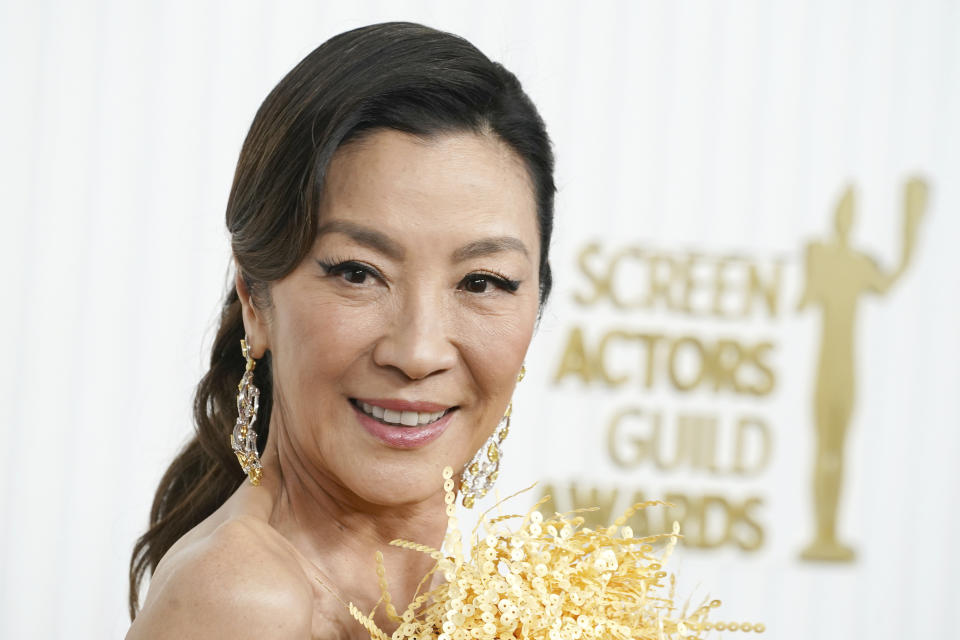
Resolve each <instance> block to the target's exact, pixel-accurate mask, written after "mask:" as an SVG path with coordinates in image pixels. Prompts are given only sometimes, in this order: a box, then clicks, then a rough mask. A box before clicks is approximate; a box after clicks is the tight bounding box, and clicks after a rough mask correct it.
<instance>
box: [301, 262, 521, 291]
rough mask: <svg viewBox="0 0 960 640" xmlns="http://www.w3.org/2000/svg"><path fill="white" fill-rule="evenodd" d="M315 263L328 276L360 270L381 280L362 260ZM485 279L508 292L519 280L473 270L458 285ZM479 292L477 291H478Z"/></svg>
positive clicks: (518, 284)
mask: <svg viewBox="0 0 960 640" xmlns="http://www.w3.org/2000/svg"><path fill="white" fill-rule="evenodd" d="M317 264H319V265H320V267H321V268H322V269H323V271H324V272H325V273H326V274H327V275H328V276H341V275H344V274H346V273H358V272H362V273H364V274H366V275H368V276H373V277H374V278H378V279H379V280H383V279H384V277H383V276H382V275H381V274H380V272H379V271H377V270H376V269H374V268H373V267H371V266H370V265H367V264H364V263H362V262H357V261H356V260H343V261H333V262H325V261H323V260H317ZM479 279H485V280H487V281H489V282H492V283H493V285H494V286H496V287H498V288H500V289H502V290H504V291H507V292H508V293H514V292H515V291H516V290H517V289H518V288H519V287H520V281H519V280H511V279H510V278H507V277H506V276H503V275H499V274H495V273H490V272H489V271H474V272H473V273H468V274H467V275H466V276H464V277H463V279H462V280H461V281H460V283H459V285H463V284H464V283H466V282H468V281H470V280H479ZM347 283H348V284H360V283H359V282H350V281H349V280H348V281H347ZM478 293H479V292H478Z"/></svg>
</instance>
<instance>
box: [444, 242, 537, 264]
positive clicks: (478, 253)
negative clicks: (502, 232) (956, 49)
mask: <svg viewBox="0 0 960 640" xmlns="http://www.w3.org/2000/svg"><path fill="white" fill-rule="evenodd" d="M501 251H518V252H520V253H522V254H523V255H524V256H526V257H528V258H529V257H530V252H529V251H527V246H526V245H525V244H523V242H521V241H520V240H518V239H517V238H514V237H513V236H501V237H499V238H484V239H482V240H475V241H474V242H471V243H470V244H467V245H464V246H462V247H460V248H459V249H457V250H456V251H454V252H453V261H454V262H463V261H465V260H470V259H471V258H480V257H483V256H488V255H490V254H493V253H500V252H501Z"/></svg>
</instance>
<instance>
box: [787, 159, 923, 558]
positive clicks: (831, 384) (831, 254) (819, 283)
mask: <svg viewBox="0 0 960 640" xmlns="http://www.w3.org/2000/svg"><path fill="white" fill-rule="evenodd" d="M854 203H855V196H854V190H853V187H852V186H849V187H847V189H846V190H845V191H844V193H843V195H842V196H841V198H840V202H839V203H838V204H837V209H836V214H835V219H834V222H835V227H836V233H835V235H834V236H833V237H832V238H829V239H827V240H825V241H815V242H811V243H810V244H808V245H807V249H806V264H805V281H806V282H805V285H804V292H803V297H802V298H801V299H800V302H799V304H798V306H797V310H798V311H799V310H802V309H804V308H806V307H807V306H809V305H811V304H815V305H818V306H819V307H820V308H821V316H820V317H821V331H820V354H819V357H818V360H817V374H816V388H815V391H814V394H813V411H814V419H815V423H816V424H815V426H816V449H815V458H814V466H813V516H814V522H815V527H816V528H815V532H814V537H813V540H812V541H811V542H810V543H809V544H808V545H807V546H806V548H805V549H804V550H803V552H802V553H801V555H800V557H801V558H803V559H804V560H825V561H833V562H851V561H852V560H853V558H854V550H853V548H852V547H850V546H849V545H846V544H844V543H842V542H840V541H838V540H837V507H838V504H839V501H840V489H841V486H842V484H843V459H844V450H843V448H844V443H845V441H846V435H847V430H848V427H849V425H850V416H851V414H852V412H853V407H854V398H855V382H854V380H855V374H856V369H855V363H856V359H855V355H854V339H855V330H856V324H857V303H858V301H859V298H860V295H861V294H863V293H876V294H879V295H883V294H885V293H886V292H887V291H888V290H889V289H890V287H891V286H892V285H893V284H894V283H895V282H896V281H897V280H898V279H899V278H900V276H901V275H903V273H904V272H905V271H906V270H907V267H908V266H909V264H910V259H911V256H912V254H913V249H914V245H915V240H916V233H917V227H918V226H919V224H920V221H921V219H922V218H923V215H924V210H925V209H926V203H927V184H926V183H925V182H924V181H923V180H921V179H919V178H911V179H910V180H908V181H907V184H906V187H905V191H904V211H903V248H902V252H901V254H900V263H899V265H898V266H897V268H896V269H895V270H893V271H891V272H885V271H884V270H883V269H882V268H881V267H880V266H878V265H877V263H876V261H875V260H874V259H873V258H872V257H870V256H869V255H866V254H864V253H861V252H859V251H857V250H855V249H853V248H852V247H851V246H850V244H849V237H850V228H851V226H852V225H853V216H854Z"/></svg>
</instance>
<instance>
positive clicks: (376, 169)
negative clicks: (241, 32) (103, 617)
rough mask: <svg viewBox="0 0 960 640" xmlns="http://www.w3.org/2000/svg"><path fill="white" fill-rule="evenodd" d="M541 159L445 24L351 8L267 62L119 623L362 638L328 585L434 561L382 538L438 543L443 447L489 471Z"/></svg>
mask: <svg viewBox="0 0 960 640" xmlns="http://www.w3.org/2000/svg"><path fill="white" fill-rule="evenodd" d="M552 174H553V157H552V153H551V149H550V141H549V138H548V136H547V133H546V130H545V128H544V124H543V121H542V119H541V118H540V116H539V115H538V113H537V111H536V109H535V107H534V106H533V104H532V103H531V102H530V100H529V98H528V97H527V96H526V94H524V92H523V90H522V88H521V87H520V84H519V82H518V81H517V79H516V78H515V77H514V76H513V75H512V74H511V73H510V72H509V71H507V70H506V69H504V68H503V67H502V66H500V65H499V64H497V63H494V62H491V61H490V60H488V59H487V58H486V57H485V56H484V55H483V54H482V53H480V52H479V51H478V50H477V49H476V48H475V47H473V46H472V45H470V44H469V43H468V42H466V41H464V40H463V39H461V38H458V37H456V36H453V35H450V34H447V33H443V32H440V31H436V30H433V29H430V28H427V27H424V26H421V25H416V24H410V23H387V24H379V25H373V26H369V27H364V28H361V29H356V30H353V31H350V32H347V33H344V34H341V35H339V36H336V37H334V38H332V39H331V40H329V41H328V42H326V43H325V44H323V45H322V46H320V47H319V48H318V49H316V50H315V51H314V52H312V53H311V54H310V55H308V56H307V57H306V58H305V59H304V60H303V61H302V62H301V63H300V64H299V65H297V67H296V68H295V69H293V70H292V71H291V72H290V73H289V74H288V75H287V76H286V77H285V78H284V79H283V80H281V82H280V84H278V85H277V87H276V88H275V89H274V90H273V91H272V92H271V93H270V95H269V96H268V97H267V99H266V101H265V102H264V104H263V105H262V106H261V108H260V110H259V111H258V113H257V115H256V118H255V119H254V122H253V124H252V126H251V128H250V132H249V134H248V136H247V139H246V141H245V143H244V146H243V149H242V151H241V154H240V159H239V162H238V165H237V171H236V175H235V178H234V183H233V188H232V190H231V194H230V199H229V202H228V205H227V227H228V229H229V230H230V234H231V242H232V248H233V255H234V259H235V264H236V274H237V275H236V281H235V287H234V288H233V290H231V291H230V292H229V294H228V296H227V299H226V304H225V306H224V309H223V313H222V316H221V324H220V329H219V331H218V334H217V337H216V340H215V343H214V348H213V354H212V357H211V363H210V370H209V371H208V373H207V374H206V375H205V376H204V378H203V380H202V381H201V383H200V385H199V388H198V390H197V395H196V401H195V417H196V422H197V433H196V436H195V438H194V439H193V441H192V442H190V443H189V445H188V446H187V447H186V448H185V449H184V451H183V452H182V453H181V454H180V455H179V456H178V457H177V458H176V460H174V462H173V464H172V465H171V466H170V468H169V469H168V471H167V473H166V474H165V475H164V477H163V479H162V481H161V483H160V487H159V489H158V491H157V494H156V498H155V500H154V505H153V509H152V512H151V524H150V528H149V530H148V531H147V533H146V534H145V535H144V536H143V537H142V538H141V539H140V540H139V541H138V543H137V546H136V548H135V550H134V554H133V559H132V562H131V572H130V581H131V593H130V608H131V616H135V617H134V622H133V625H132V627H131V629H130V632H129V635H128V637H129V638H167V637H169V638H192V637H197V638H208V637H231V638H245V637H250V638H267V637H269V638H307V637H313V638H331V639H332V638H366V637H368V634H367V632H366V631H365V630H363V629H362V628H361V627H360V626H359V625H358V624H357V622H356V621H355V620H353V618H352V617H351V616H350V614H349V613H348V612H347V610H346V608H345V607H344V605H343V603H342V600H345V601H350V602H353V603H355V604H356V605H357V607H358V608H359V609H361V610H363V611H369V610H371V609H373V607H374V605H375V604H376V603H377V602H378V600H379V599H380V588H379V586H378V584H377V580H376V579H371V577H372V576H376V565H375V561H374V554H375V552H376V551H377V550H380V551H382V553H383V554H384V561H383V562H384V565H385V568H386V575H387V576H389V580H390V591H391V593H392V594H393V595H394V600H395V601H396V602H397V603H406V602H407V601H409V600H410V599H411V598H412V597H413V595H414V592H415V590H416V587H417V583H418V582H419V581H420V579H421V578H422V577H423V575H424V574H425V573H426V572H427V571H428V570H429V568H430V567H431V566H432V564H433V560H431V558H429V557H428V556H425V555H422V554H417V553H411V552H409V551H407V550H404V549H397V548H395V547H389V546H388V544H387V543H388V542H389V541H390V540H393V539H395V538H405V539H408V540H416V541H418V542H422V543H424V544H427V545H431V546H434V547H439V545H440V544H441V542H442V539H443V534H444V530H445V528H446V524H447V520H446V514H445V508H444V489H443V479H442V478H441V470H442V469H443V468H444V467H445V466H448V465H449V466H451V467H453V468H454V469H457V470H464V469H465V468H466V467H469V468H472V469H473V471H475V472H476V474H475V475H476V476H477V477H470V478H467V479H468V480H470V482H468V483H467V484H468V486H467V490H466V491H465V492H464V495H463V496H462V498H463V499H464V501H465V502H466V503H470V502H472V499H473V498H474V493H473V488H475V487H482V486H483V485H485V484H487V483H489V482H490V481H491V480H492V477H491V476H493V475H495V465H487V466H483V467H481V468H479V470H478V469H477V468H476V467H473V465H472V464H470V465H468V463H469V462H471V459H472V458H473V457H474V456H475V454H477V453H478V452H480V454H481V456H484V455H486V453H487V451H488V450H489V449H490V448H491V447H493V448H496V447H497V443H498V441H499V438H500V437H502V430H501V429H498V425H499V424H501V421H502V419H503V417H504V415H505V414H507V413H508V407H509V403H510V397H511V394H512V392H513V389H514V385H515V384H516V381H517V379H518V376H519V375H521V372H522V367H523V358H524V354H525V353H526V350H527V347H528V345H529V342H530V339H531V336H532V334H533V330H534V326H535V324H536V321H537V317H538V312H539V309H540V307H541V306H542V304H543V303H544V301H545V300H546V298H547V295H548V293H549V291H550V268H549V264H548V261H547V248H548V246H549V241H550V232H551V227H552V216H553V195H554V183H553V175H552ZM241 341H244V342H243V348H242V349H241ZM245 370H246V371H250V375H248V376H246V377H245V378H243V381H242V382H241V376H243V375H244V372H245ZM238 382H240V383H241V384H240V390H241V397H240V398H239V399H238V396H237V393H238V387H237V384H238ZM257 390H259V397H257V396H256V393H257ZM238 406H239V407H240V414H241V416H240V420H239V422H238V413H237V407H238ZM495 429H496V430H497V433H496V434H494V431H495ZM231 442H232V443H233V448H234V451H231ZM235 454H236V455H235ZM488 457H489V458H496V457H497V456H496V455H495V454H494V455H492V456H488ZM238 459H239V460H240V464H238ZM245 472H246V473H245ZM466 475H467V476H471V473H470V471H467V472H466ZM245 477H249V478H250V482H244V478H245ZM148 570H149V571H151V572H152V578H151V581H150V588H149V592H148V593H147V594H146V598H145V599H144V602H143V607H142V610H140V611H139V614H138V613H137V609H138V602H139V586H140V583H141V581H142V579H143V576H144V575H145V573H146V572H147V571H148ZM384 609H385V607H381V608H380V610H381V613H379V614H378V615H377V616H376V621H377V623H378V624H379V625H380V626H381V628H384V629H385V630H387V631H388V632H389V631H392V629H393V628H395V626H396V623H392V622H391V621H390V619H389V618H388V617H387V616H385V615H384V614H383V613H382V612H383V611H384Z"/></svg>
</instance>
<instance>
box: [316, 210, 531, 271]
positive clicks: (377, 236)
mask: <svg viewBox="0 0 960 640" xmlns="http://www.w3.org/2000/svg"><path fill="white" fill-rule="evenodd" d="M328 233H342V234H344V235H346V236H348V237H349V238H351V239H352V240H354V241H355V242H357V243H359V244H362V245H364V246H366V247H370V248H371V249H374V250H376V251H379V252H380V253H383V254H384V255H386V256H389V257H391V258H393V259H395V260H400V259H402V258H403V256H404V254H405V253H406V251H404V248H403V247H401V246H400V245H399V244H397V243H396V242H394V241H393V240H391V239H390V237H389V236H387V235H386V234H385V233H382V232H380V231H377V230H376V229H371V228H370V227H365V226H363V225H359V224H356V223H353V222H348V221H346V220H331V221H330V222H327V223H324V224H322V225H320V226H319V227H318V228H317V237H318V238H319V237H320V236H322V235H325V234H328ZM503 251H517V252H519V253H522V254H523V255H524V256H525V257H528V258H529V257H530V252H529V251H527V246H526V245H525V244H523V242H522V241H520V240H519V239H518V238H514V237H513V236H500V237H494V238H483V239H481V240H474V241H473V242H471V243H469V244H466V245H464V246H462V247H460V248H459V249H457V250H456V251H454V252H453V256H452V259H453V262H464V261H466V260H470V259H472V258H480V257H483V256H488V255H491V254H494V253H500V252H503Z"/></svg>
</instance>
